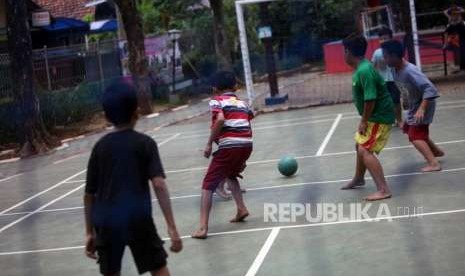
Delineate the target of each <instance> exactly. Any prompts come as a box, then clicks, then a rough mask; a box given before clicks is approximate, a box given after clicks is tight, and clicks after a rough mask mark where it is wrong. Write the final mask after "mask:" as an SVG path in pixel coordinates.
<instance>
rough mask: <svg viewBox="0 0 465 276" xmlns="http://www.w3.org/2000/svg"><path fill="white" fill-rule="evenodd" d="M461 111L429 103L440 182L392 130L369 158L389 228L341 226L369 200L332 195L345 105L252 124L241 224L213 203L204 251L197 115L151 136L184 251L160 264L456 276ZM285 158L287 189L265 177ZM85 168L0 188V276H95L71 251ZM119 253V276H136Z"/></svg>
mask: <svg viewBox="0 0 465 276" xmlns="http://www.w3.org/2000/svg"><path fill="white" fill-rule="evenodd" d="M464 111H465V97H463V96H462V97H459V96H457V95H455V96H448V97H443V98H442V99H441V100H440V107H439V110H438V112H437V120H436V123H435V124H434V125H433V126H432V137H433V139H434V140H435V141H437V142H438V143H439V144H440V145H441V147H443V148H444V150H445V151H446V153H447V156H446V157H445V158H443V160H442V164H443V166H444V171H443V172H439V173H433V174H422V173H419V169H420V168H421V166H422V165H423V160H422V158H421V157H420V156H419V155H418V153H417V152H416V151H415V150H414V149H413V148H411V147H410V146H409V143H408V141H407V139H406V137H405V136H404V135H402V133H401V132H400V130H395V131H394V132H393V135H392V138H391V140H390V143H389V145H388V148H387V149H386V151H384V152H383V154H382V155H381V157H380V158H381V161H382V163H383V166H384V169H385V173H386V175H387V176H388V181H389V184H390V185H391V187H392V190H393V193H394V197H393V198H392V199H391V200H388V201H385V202H384V203H387V204H388V205H386V206H388V208H389V210H390V212H391V214H390V215H391V216H390V219H391V221H389V220H387V219H386V218H384V220H381V221H379V222H369V219H368V220H367V219H365V220H360V219H358V218H356V217H355V218H351V217H349V216H348V213H349V211H350V210H349V206H350V204H356V203H362V204H363V207H366V206H367V205H366V204H365V203H363V201H362V200H361V199H362V197H363V196H365V195H367V194H369V193H371V192H373V191H374V186H373V184H372V182H371V181H368V185H367V187H366V188H364V189H360V190H356V191H349V192H345V191H340V190H339V187H340V186H341V185H343V184H344V183H345V182H346V181H348V180H349V179H350V178H351V177H352V174H353V170H354V153H353V152H352V151H353V141H352V136H353V133H354V128H355V126H356V124H357V122H358V121H357V120H358V116H356V114H355V113H354V109H353V107H352V106H351V105H338V106H329V107H319V108H312V109H303V110H298V111H288V112H282V113H273V114H267V115H262V116H260V117H258V118H257V119H256V121H255V122H254V132H255V141H256V142H255V151H254V154H253V156H252V158H251V160H250V162H249V166H248V168H247V170H246V172H245V175H244V176H245V179H244V181H243V186H244V187H246V188H247V189H248V192H247V194H246V196H245V197H246V201H247V205H248V207H249V209H250V212H251V217H250V218H249V219H248V221H247V222H246V223H243V224H239V225H233V224H229V223H228V222H227V221H228V219H229V218H230V217H231V216H232V215H233V214H234V204H233V203H232V202H225V201H221V200H219V199H216V200H215V203H214V207H213V214H212V219H211V229H210V230H211V237H210V238H209V239H208V240H206V241H198V240H192V239H190V238H188V235H189V234H190V233H191V232H192V231H193V230H194V229H195V227H196V226H197V222H198V209H199V192H200V183H201V180H202V177H203V175H204V173H205V169H206V168H205V167H206V166H207V165H208V160H206V159H204V158H202V156H201V151H202V149H203V146H204V144H205V141H206V139H207V134H206V133H205V132H204V131H205V130H207V129H208V125H209V122H208V116H204V117H200V118H197V119H194V120H191V121H189V122H185V123H183V124H179V125H173V126H169V127H166V128H162V129H161V130H158V131H155V132H152V135H154V137H155V139H156V140H157V141H158V143H159V145H160V151H161V155H162V159H163V162H164V165H165V168H166V170H167V172H168V182H169V187H170V192H171V195H172V197H173V207H174V211H175V215H176V219H177V223H178V226H179V228H180V231H181V234H182V235H185V237H184V242H185V250H184V251H183V252H182V253H181V254H178V255H171V256H170V259H169V264H170V269H171V271H172V274H173V275H192V274H195V275H202V276H203V275H357V276H358V275H367V276H368V275H370V276H371V275H405V276H407V275H441V276H442V275H457V276H458V275H465V238H464V235H463V229H464V228H465V203H464V202H465V201H464V198H465V182H464V180H463V179H464V177H465V162H464V161H465V157H464V156H465V146H464V144H465V127H464V126H465V112H464ZM339 114H341V115H342V118H341V117H340V116H339ZM338 117H339V118H341V119H340V120H337V118H338ZM325 141H326V142H327V143H326V142H325ZM318 152H319V153H321V155H317V154H316V153H318ZM287 154H292V155H294V156H296V157H297V158H298V161H299V165H300V169H299V172H298V174H297V175H296V176H295V177H292V178H283V177H281V176H280V175H279V173H278V172H277V170H276V163H277V159H279V158H280V157H282V156H284V155H287ZM87 159H88V154H87V153H84V154H82V155H79V156H77V157H74V158H71V159H64V160H61V162H57V160H55V159H51V160H48V159H42V160H41V161H40V162H37V163H36V164H34V166H35V169H34V170H27V171H26V172H25V173H24V174H22V175H19V176H17V177H14V178H11V179H3V180H0V181H1V182H0V187H1V189H2V193H0V267H1V268H2V272H1V275H96V274H97V272H98V271H97V266H96V265H95V264H94V263H93V261H91V260H88V259H86V258H85V257H84V255H83V247H82V244H83V238H84V235H83V234H84V221H83V210H82V193H83V189H82V188H83V185H84V181H83V179H84V177H85V171H84V169H85V166H86V163H87ZM51 161H53V162H51ZM58 161H60V160H58ZM18 166H21V162H20V163H19V164H18ZM265 203H303V204H309V203H311V204H319V203H337V204H343V206H344V208H347V209H344V210H343V214H342V215H345V217H340V219H339V220H337V221H335V222H331V223H325V222H321V221H319V222H309V221H307V220H306V219H305V217H298V218H297V219H296V221H295V222H289V223H287V222H281V223H278V222H265V221H264V204H265ZM154 206H155V212H154V215H155V218H156V222H157V225H158V228H159V232H160V234H161V235H162V236H164V237H165V236H166V228H165V226H164V223H163V221H162V219H161V215H160V211H159V209H158V206H157V204H156V203H155V204H154ZM380 206H381V205H380V203H376V204H373V205H372V208H370V209H369V211H368V214H369V215H370V217H371V218H376V216H377V211H378V207H380ZM407 208H408V210H407ZM312 212H313V211H312ZM313 213H314V212H313ZM384 214H385V213H384ZM419 214H422V216H419ZM126 253H127V254H126V256H125V261H124V267H123V274H124V275H136V270H135V267H134V265H133V262H132V259H131V256H130V254H129V251H127V252H126Z"/></svg>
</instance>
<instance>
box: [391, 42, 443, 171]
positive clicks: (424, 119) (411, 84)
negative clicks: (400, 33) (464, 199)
mask: <svg viewBox="0 0 465 276" xmlns="http://www.w3.org/2000/svg"><path fill="white" fill-rule="evenodd" d="M382 49H383V54H384V58H385V60H386V63H387V64H388V65H389V66H391V67H393V68H394V73H393V75H394V80H395V81H396V82H397V83H398V84H399V85H400V86H401V87H403V88H404V90H405V91H406V95H405V97H404V99H405V101H406V102H404V106H405V107H406V108H407V110H408V111H407V118H406V121H405V124H404V132H405V133H406V134H407V135H408V137H409V140H410V142H411V143H412V144H413V145H414V146H415V148H416V149H417V150H418V151H419V152H420V153H421V154H422V155H423V157H424V158H425V159H426V161H427V162H428V165H427V166H426V167H424V168H423V169H422V171H423V172H434V171H440V170H441V169H442V168H441V164H440V163H439V161H438V160H437V158H438V157H442V156H444V152H443V151H442V150H441V149H440V148H439V147H438V146H437V145H436V144H435V143H434V142H433V141H432V140H431V138H430V136H429V125H430V124H431V123H432V122H433V118H434V112H435V110H436V99H437V98H439V93H438V90H437V89H436V87H435V86H434V85H433V83H432V82H431V81H430V80H429V79H428V78H427V77H426V76H425V74H423V73H422V72H421V71H420V69H418V67H416V66H415V65H413V64H411V63H409V62H407V61H405V60H404V59H403V57H404V47H403V46H402V44H401V43H400V42H398V41H389V42H386V43H384V44H383V45H382Z"/></svg>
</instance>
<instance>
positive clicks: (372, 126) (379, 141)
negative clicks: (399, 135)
mask: <svg viewBox="0 0 465 276" xmlns="http://www.w3.org/2000/svg"><path fill="white" fill-rule="evenodd" d="M391 129H392V126H391V125H386V124H378V123H372V122H368V128H367V131H366V133H365V135H362V134H360V133H358V132H357V133H356V134H355V142H357V144H358V145H359V146H361V147H363V148H364V149H366V150H368V151H370V152H374V153H377V154H379V153H380V152H381V151H382V150H383V149H384V147H385V146H386V144H387V142H388V140H389V136H390V135H391Z"/></svg>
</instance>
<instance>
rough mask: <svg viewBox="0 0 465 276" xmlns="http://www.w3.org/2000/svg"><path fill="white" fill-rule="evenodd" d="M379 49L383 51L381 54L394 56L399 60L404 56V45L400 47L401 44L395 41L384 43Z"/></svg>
mask: <svg viewBox="0 0 465 276" xmlns="http://www.w3.org/2000/svg"><path fill="white" fill-rule="evenodd" d="M381 48H382V49H383V52H385V53H387V54H388V55H392V56H395V57H397V58H399V59H402V58H403V57H404V54H405V48H404V45H402V43H401V42H400V41H397V40H391V41H387V42H384V43H383V44H382V45H381Z"/></svg>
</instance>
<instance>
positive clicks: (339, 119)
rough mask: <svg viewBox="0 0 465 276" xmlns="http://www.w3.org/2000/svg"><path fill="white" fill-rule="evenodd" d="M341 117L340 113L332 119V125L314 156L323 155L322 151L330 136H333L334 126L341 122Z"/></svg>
mask: <svg viewBox="0 0 465 276" xmlns="http://www.w3.org/2000/svg"><path fill="white" fill-rule="evenodd" d="M341 119H342V114H338V115H337V117H336V119H335V120H334V123H333V125H332V126H331V129H330V130H329V131H328V134H327V135H326V137H325V139H324V140H323V143H321V146H320V148H319V149H318V151H317V152H316V156H321V155H323V152H324V151H325V149H326V146H327V145H328V143H329V141H330V140H331V137H333V134H334V132H335V131H336V128H337V126H338V125H339V122H341Z"/></svg>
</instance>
